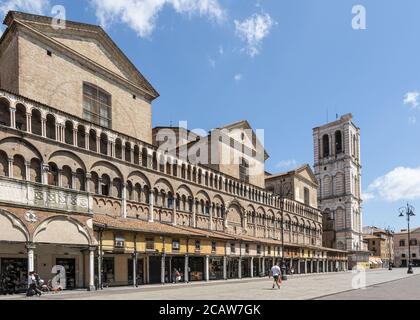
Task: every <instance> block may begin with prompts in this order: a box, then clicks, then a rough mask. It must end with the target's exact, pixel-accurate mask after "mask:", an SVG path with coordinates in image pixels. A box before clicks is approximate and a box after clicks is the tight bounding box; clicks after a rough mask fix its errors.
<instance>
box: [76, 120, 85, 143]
mask: <svg viewBox="0 0 420 320" xmlns="http://www.w3.org/2000/svg"><path fill="white" fill-rule="evenodd" d="M77 146H78V147H79V148H86V129H85V127H84V126H82V125H79V126H78V127H77Z"/></svg>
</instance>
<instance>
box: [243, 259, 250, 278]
mask: <svg viewBox="0 0 420 320" xmlns="http://www.w3.org/2000/svg"><path fill="white" fill-rule="evenodd" d="M251 263H252V259H251V258H242V263H241V276H242V278H251Z"/></svg>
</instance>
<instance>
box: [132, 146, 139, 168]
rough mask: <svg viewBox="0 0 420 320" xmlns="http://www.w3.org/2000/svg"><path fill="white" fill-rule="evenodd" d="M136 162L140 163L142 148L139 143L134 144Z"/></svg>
mask: <svg viewBox="0 0 420 320" xmlns="http://www.w3.org/2000/svg"><path fill="white" fill-rule="evenodd" d="M133 153H134V164H137V165H138V164H140V148H139V146H138V145H135V146H134V152H133Z"/></svg>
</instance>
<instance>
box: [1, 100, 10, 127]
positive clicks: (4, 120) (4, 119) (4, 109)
mask: <svg viewBox="0 0 420 320" xmlns="http://www.w3.org/2000/svg"><path fill="white" fill-rule="evenodd" d="M0 125H3V126H8V127H10V104H9V101H7V100H6V99H1V98H0Z"/></svg>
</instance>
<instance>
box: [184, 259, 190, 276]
mask: <svg viewBox="0 0 420 320" xmlns="http://www.w3.org/2000/svg"><path fill="white" fill-rule="evenodd" d="M188 267H189V265H188V254H186V255H185V266H184V281H185V282H189V281H190V279H189V276H190V275H189V274H188Z"/></svg>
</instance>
